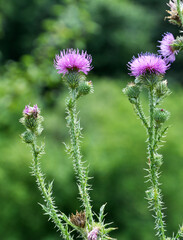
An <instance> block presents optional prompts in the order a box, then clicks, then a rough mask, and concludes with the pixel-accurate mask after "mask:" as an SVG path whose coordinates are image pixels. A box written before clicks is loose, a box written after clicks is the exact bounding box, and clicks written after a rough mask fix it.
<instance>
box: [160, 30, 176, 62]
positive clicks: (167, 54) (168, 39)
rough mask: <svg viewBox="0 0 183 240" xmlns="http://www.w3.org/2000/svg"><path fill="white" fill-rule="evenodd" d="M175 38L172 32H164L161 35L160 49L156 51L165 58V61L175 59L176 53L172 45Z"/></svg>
mask: <svg viewBox="0 0 183 240" xmlns="http://www.w3.org/2000/svg"><path fill="white" fill-rule="evenodd" d="M174 41H175V38H174V36H173V34H172V33H169V32H168V33H166V34H164V35H163V39H162V40H161V41H159V42H160V46H159V48H160V50H158V52H159V53H160V54H161V55H162V56H163V57H164V58H165V61H166V62H174V61H175V54H177V53H178V51H177V50H175V49H174V48H173V46H172V44H173V43H174Z"/></svg>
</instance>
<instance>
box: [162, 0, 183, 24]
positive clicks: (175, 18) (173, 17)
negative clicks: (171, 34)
mask: <svg viewBox="0 0 183 240" xmlns="http://www.w3.org/2000/svg"><path fill="white" fill-rule="evenodd" d="M167 5H168V6H169V7H170V10H167V13H169V14H170V16H167V17H165V19H168V20H169V22H170V23H172V24H176V25H178V26H180V25H181V20H180V16H179V14H178V11H177V0H170V1H169V3H168V4H167ZM180 7H181V12H182V10H183V3H182V2H180Z"/></svg>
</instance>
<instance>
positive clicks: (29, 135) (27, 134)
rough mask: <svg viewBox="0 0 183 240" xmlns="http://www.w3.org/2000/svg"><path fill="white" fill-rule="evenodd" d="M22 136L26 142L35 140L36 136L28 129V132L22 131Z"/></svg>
mask: <svg viewBox="0 0 183 240" xmlns="http://www.w3.org/2000/svg"><path fill="white" fill-rule="evenodd" d="M21 138H22V139H23V141H24V142H25V143H32V142H33V140H34V136H33V134H32V132H30V131H26V132H24V133H22V134H21Z"/></svg>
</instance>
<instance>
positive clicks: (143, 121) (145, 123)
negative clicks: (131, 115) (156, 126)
mask: <svg viewBox="0 0 183 240" xmlns="http://www.w3.org/2000/svg"><path fill="white" fill-rule="evenodd" d="M135 107H136V113H137V115H138V116H139V118H140V119H141V120H142V123H143V124H144V126H145V128H146V129H149V125H148V123H147V120H146V117H145V115H144V113H143V110H142V106H141V103H140V99H137V103H136V104H135Z"/></svg>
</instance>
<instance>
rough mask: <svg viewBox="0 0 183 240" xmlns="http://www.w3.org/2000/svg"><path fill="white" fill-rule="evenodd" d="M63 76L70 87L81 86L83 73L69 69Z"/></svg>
mask: <svg viewBox="0 0 183 240" xmlns="http://www.w3.org/2000/svg"><path fill="white" fill-rule="evenodd" d="M63 78H64V80H65V82H66V83H67V85H68V86H69V87H70V88H73V89H75V88H77V87H78V86H79V82H80V80H81V78H82V75H81V74H80V73H79V72H77V71H69V73H66V74H65V76H64V77H63Z"/></svg>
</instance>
